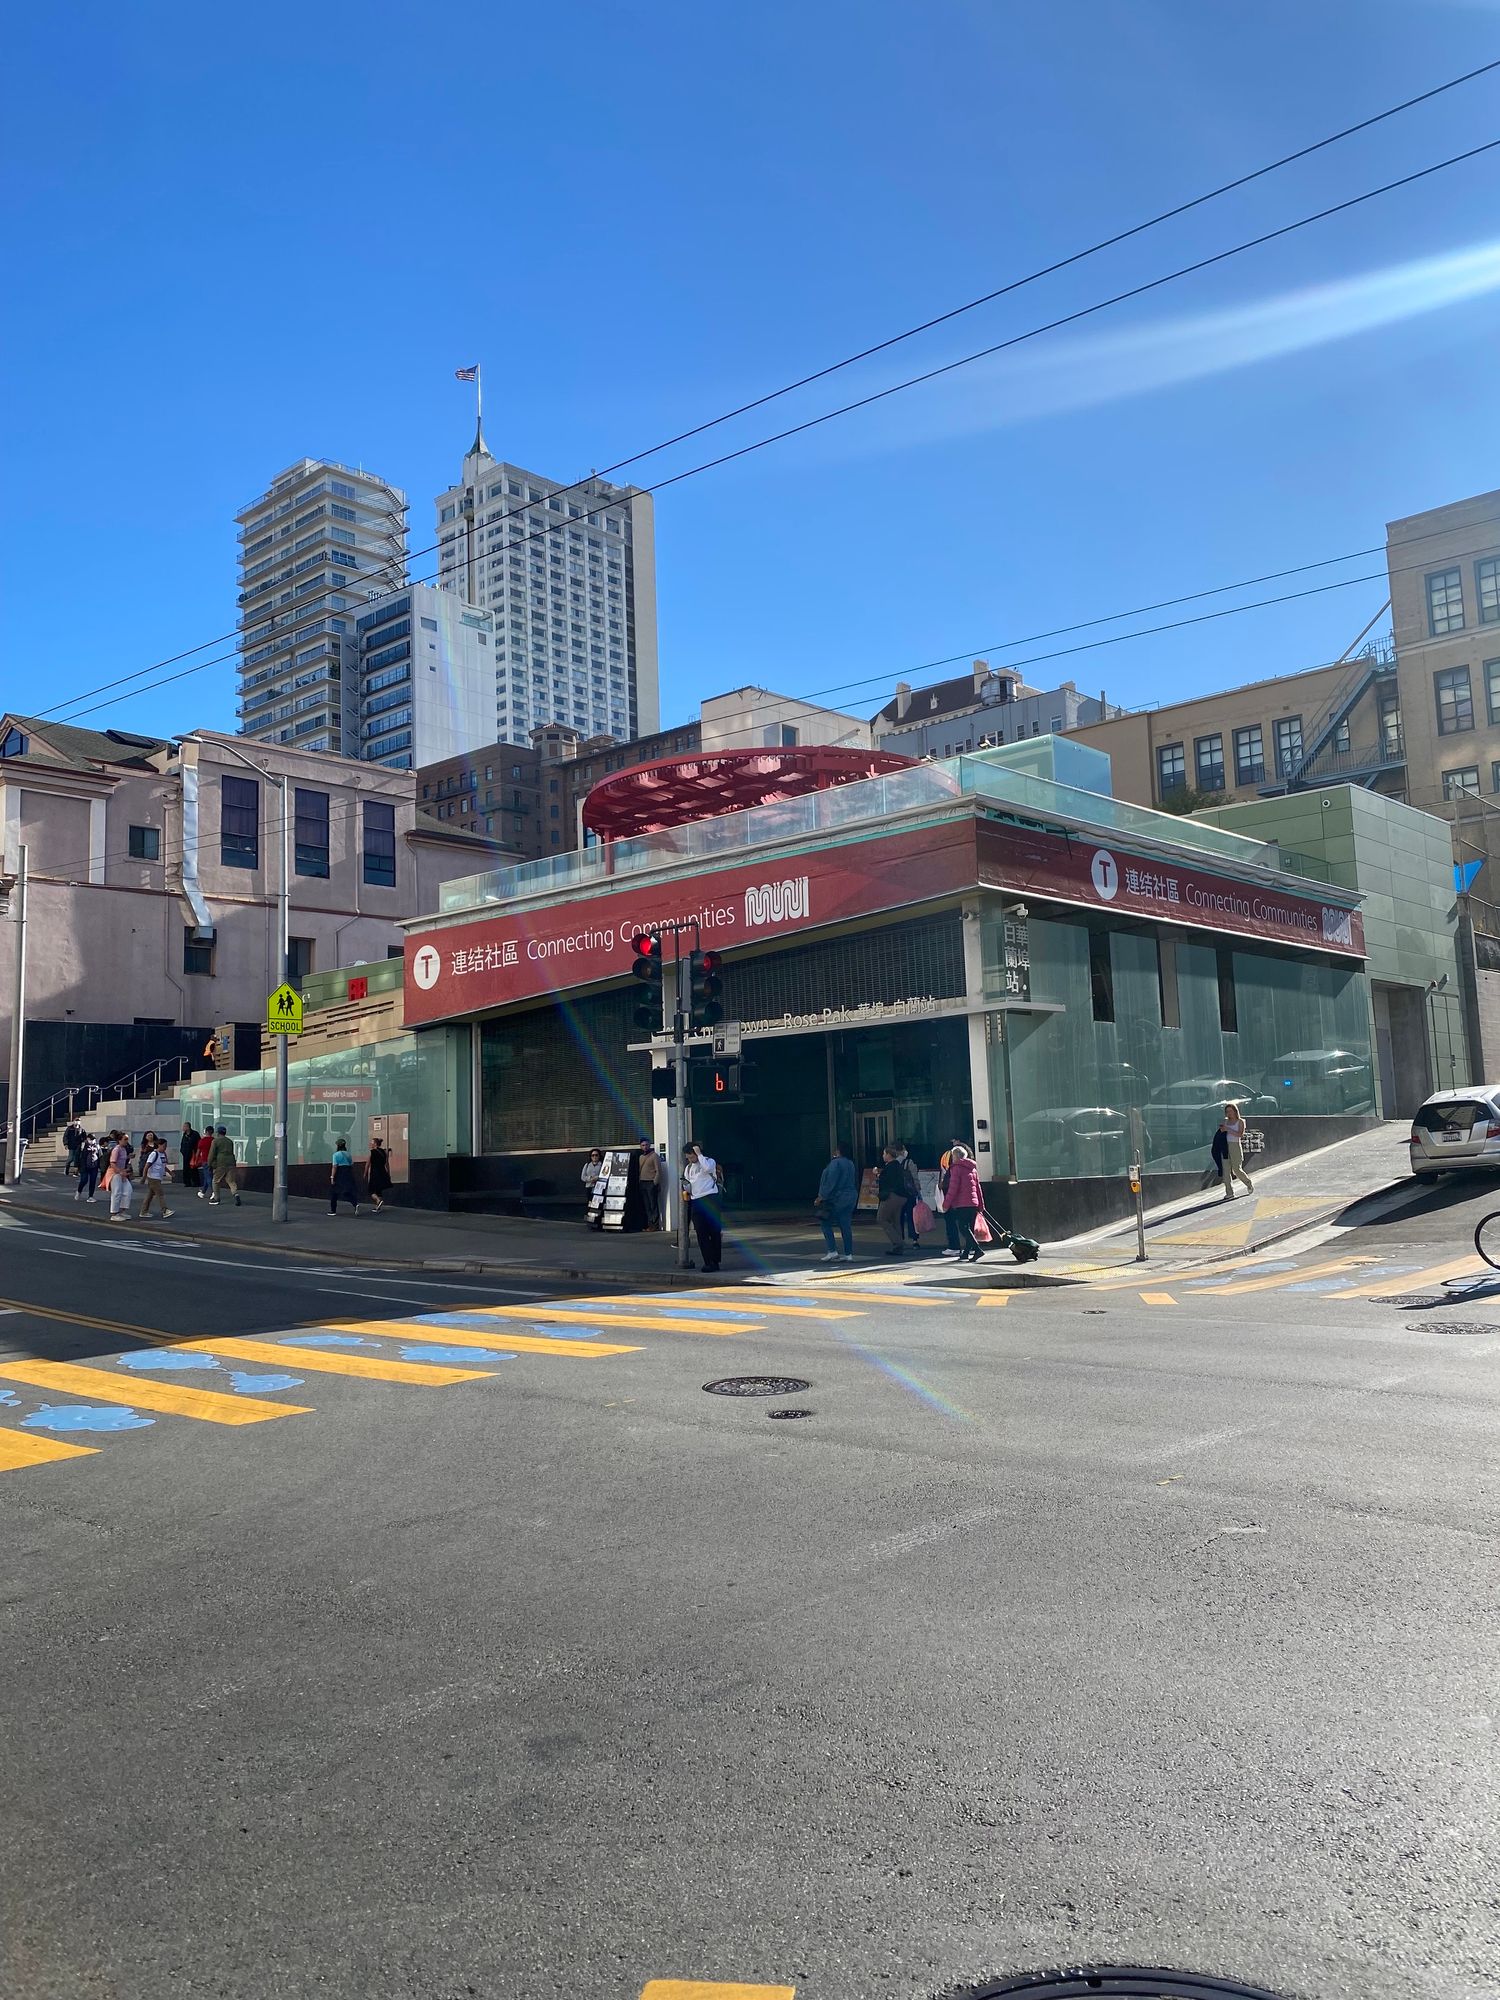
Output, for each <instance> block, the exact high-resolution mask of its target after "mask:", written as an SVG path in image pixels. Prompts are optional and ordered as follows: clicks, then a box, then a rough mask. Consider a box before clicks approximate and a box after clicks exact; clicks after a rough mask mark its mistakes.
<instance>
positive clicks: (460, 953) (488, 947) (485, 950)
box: [451, 938, 519, 973]
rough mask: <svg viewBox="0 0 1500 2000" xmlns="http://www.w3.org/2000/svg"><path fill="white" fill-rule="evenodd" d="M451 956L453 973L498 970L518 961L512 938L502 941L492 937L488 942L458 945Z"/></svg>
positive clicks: (514, 942)
mask: <svg viewBox="0 0 1500 2000" xmlns="http://www.w3.org/2000/svg"><path fill="white" fill-rule="evenodd" d="M451 956H452V967H451V969H452V970H453V971H454V972H455V973H458V972H498V971H500V970H501V969H502V968H503V967H505V966H507V965H515V964H517V963H519V960H518V957H517V953H516V941H515V939H514V938H506V939H504V940H503V941H497V940H496V939H493V938H492V939H491V940H490V942H489V943H488V944H476V945H467V946H465V945H460V946H459V948H458V949H457V950H456V951H455V952H453V953H452V955H451Z"/></svg>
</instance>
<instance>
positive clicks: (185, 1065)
mask: <svg viewBox="0 0 1500 2000" xmlns="http://www.w3.org/2000/svg"><path fill="white" fill-rule="evenodd" d="M192 1067H193V1058H192V1057H191V1056H162V1057H161V1058H160V1060H159V1061H157V1062H154V1063H140V1064H138V1065H137V1066H136V1068H135V1069H133V1070H130V1071H128V1072H127V1073H126V1074H125V1075H124V1076H119V1077H116V1078H115V1080H114V1081H113V1083H68V1084H64V1085H63V1087H62V1089H61V1090H54V1091H53V1093H52V1095H51V1096H50V1097H43V1098H39V1099H38V1100H37V1102H36V1103H35V1104H32V1105H28V1106H27V1108H26V1109H25V1110H24V1111H21V1112H18V1113H17V1114H16V1122H17V1123H18V1124H19V1125H20V1127H21V1129H22V1131H23V1132H24V1133H25V1134H26V1143H27V1144H28V1145H30V1144H31V1143H32V1142H33V1141H34V1140H35V1138H36V1135H37V1132H38V1130H39V1129H49V1128H50V1127H52V1126H53V1125H55V1124H56V1123H57V1122H58V1113H57V1107H58V1106H59V1105H61V1104H66V1105H67V1107H68V1117H69V1118H70V1119H71V1118H74V1117H76V1116H77V1113H78V1111H79V1109H80V1107H79V1104H78V1099H79V1098H80V1097H82V1098H83V1099H84V1100H85V1101H84V1103H83V1105H82V1107H81V1108H82V1110H83V1113H84V1115H85V1117H87V1115H88V1113H89V1112H91V1111H93V1110H94V1109H95V1108H96V1107H97V1105H98V1103H99V1101H100V1099H101V1098H104V1097H130V1096H133V1095H134V1092H135V1086H136V1084H137V1083H138V1082H139V1081H140V1079H141V1078H142V1077H143V1076H150V1077H151V1078H152V1079H153V1083H152V1089H151V1095H152V1096H153V1097H160V1095H161V1086H162V1082H163V1072H164V1071H166V1070H169V1069H171V1070H175V1072H176V1073H175V1075H173V1076H172V1077H171V1079H170V1081H171V1082H173V1083H180V1082H181V1081H182V1079H183V1077H184V1076H185V1075H189V1074H191V1072H192ZM10 1131H11V1120H10V1119H9V1117H7V1118H5V1119H4V1120H3V1121H0V1138H8V1137H9V1136H10Z"/></svg>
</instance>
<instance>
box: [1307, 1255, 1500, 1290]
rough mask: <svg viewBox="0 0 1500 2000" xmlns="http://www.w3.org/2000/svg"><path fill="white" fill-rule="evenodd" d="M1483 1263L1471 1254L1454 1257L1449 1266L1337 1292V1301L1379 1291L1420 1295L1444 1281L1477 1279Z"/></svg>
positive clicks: (1400, 1274)
mask: <svg viewBox="0 0 1500 2000" xmlns="http://www.w3.org/2000/svg"><path fill="white" fill-rule="evenodd" d="M1485 1268H1486V1267H1485V1265H1484V1263H1483V1262H1482V1260H1481V1259H1480V1258H1478V1257H1476V1256H1474V1255H1473V1254H1472V1252H1471V1253H1470V1255H1469V1256H1467V1257H1451V1258H1449V1260H1448V1262H1447V1263H1446V1264H1433V1265H1432V1266H1430V1268H1429V1269H1427V1270H1425V1271H1397V1272H1395V1273H1390V1272H1387V1274H1386V1276H1385V1277H1383V1278H1375V1279H1373V1280H1372V1281H1371V1282H1370V1283H1369V1284H1368V1285H1354V1286H1352V1287H1351V1288H1350V1290H1348V1291H1347V1292H1336V1293H1335V1294H1334V1297H1335V1298H1338V1299H1368V1298H1372V1297H1373V1296H1374V1294H1375V1293H1376V1292H1420V1291H1422V1290H1424V1289H1425V1288H1426V1287H1427V1286H1428V1285H1440V1284H1441V1283H1442V1281H1443V1280H1444V1278H1469V1277H1475V1276H1477V1275H1478V1273H1479V1272H1481V1271H1483V1270H1484V1269H1485Z"/></svg>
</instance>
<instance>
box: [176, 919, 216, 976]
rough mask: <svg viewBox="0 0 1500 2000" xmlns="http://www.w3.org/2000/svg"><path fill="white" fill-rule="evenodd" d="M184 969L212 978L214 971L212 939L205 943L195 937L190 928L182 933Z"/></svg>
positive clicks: (187, 971) (196, 974)
mask: <svg viewBox="0 0 1500 2000" xmlns="http://www.w3.org/2000/svg"><path fill="white" fill-rule="evenodd" d="M182 969H183V971H184V972H186V973H192V974H194V975H195V976H201V977H205V978H209V979H212V977H213V971H214V948H213V942H212V940H211V939H210V940H209V941H208V942H207V943H205V942H204V941H203V940H202V939H201V938H197V937H194V935H193V933H192V932H191V931H190V930H185V931H184V932H183V933H182Z"/></svg>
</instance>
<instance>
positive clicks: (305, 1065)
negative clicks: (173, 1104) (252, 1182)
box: [178, 1028, 470, 1166]
mask: <svg viewBox="0 0 1500 2000" xmlns="http://www.w3.org/2000/svg"><path fill="white" fill-rule="evenodd" d="M468 1046H469V1037H468V1030H467V1028H464V1029H459V1030H453V1031H449V1030H442V1029H440V1030H438V1031H436V1032H435V1033H428V1034H423V1035H410V1034H408V1035H395V1036H392V1037H391V1039H390V1040H388V1041H383V1042H367V1043H365V1044H364V1045H363V1046H361V1047H358V1048H348V1049H335V1050H333V1051H332V1052H331V1053H329V1054H327V1055H320V1056H311V1057H308V1058H306V1059H305V1060H303V1061H301V1062H292V1063H290V1064H289V1065H288V1068H287V1160H288V1162H289V1164H291V1165H292V1166H314V1165H322V1164H324V1163H325V1162H326V1161H327V1160H328V1159H329V1158H330V1157H331V1155H332V1152H333V1142H334V1140H335V1139H340V1138H343V1139H347V1140H348V1141H349V1144H350V1147H351V1149H352V1151H353V1152H354V1155H355V1157H356V1158H358V1157H359V1156H360V1155H361V1154H364V1153H367V1152H368V1151H369V1148H370V1120H371V1118H372V1117H373V1118H378V1117H385V1116H388V1115H389V1114H391V1113H392V1112H400V1111H404V1112H405V1113H406V1114H407V1117H408V1119H409V1121H410V1122H409V1125H408V1127H407V1145H408V1150H409V1152H410V1155H411V1157H412V1158H413V1159H443V1158H445V1157H446V1156H447V1155H448V1154H449V1153H467V1152H468V1151H469V1094H470V1093H469V1066H468V1053H467V1052H468ZM178 1101H179V1104H180V1105H181V1115H182V1117H183V1118H184V1119H191V1120H192V1122H193V1124H194V1125H196V1126H197V1127H198V1129H199V1130H200V1131H202V1130H203V1129H204V1128H205V1127H206V1126H208V1125H223V1126H225V1127H226V1128H227V1130H228V1134H229V1137H230V1138H231V1139H233V1140H234V1142H235V1151H236V1153H237V1154H238V1155H239V1157H240V1159H241V1160H243V1161H245V1162H246V1163H247V1164H248V1165H250V1166H271V1165H272V1164H273V1163H274V1158H275V1141H274V1139H273V1136H272V1134H273V1132H274V1129H275V1104H276V1072H275V1071H274V1070H273V1069H262V1070H239V1071H236V1072H234V1073H233V1074H231V1075H227V1076H224V1077H222V1078H218V1079H216V1080H215V1081H214V1082H212V1083H195V1084H192V1085H190V1086H189V1087H188V1088H186V1089H184V1090H181V1091H179V1092H178Z"/></svg>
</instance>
